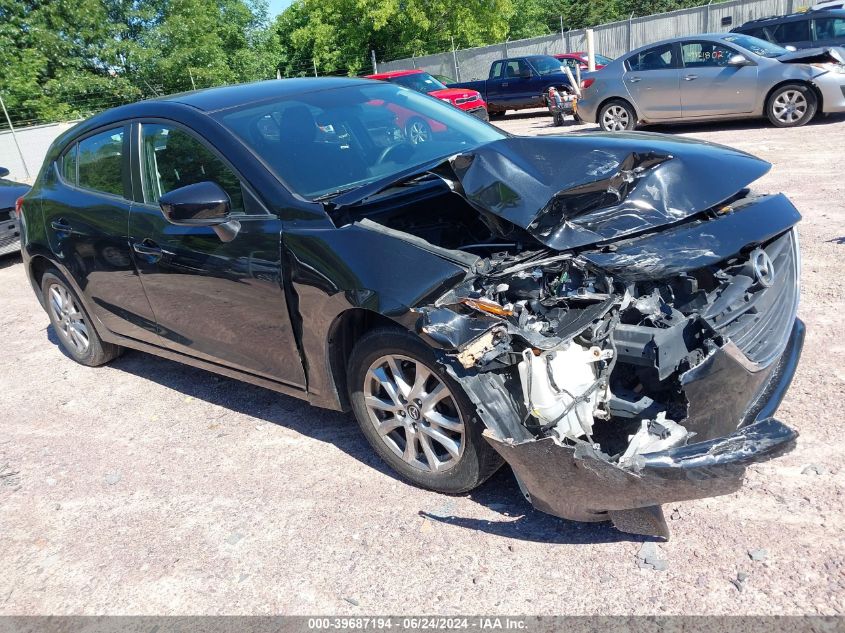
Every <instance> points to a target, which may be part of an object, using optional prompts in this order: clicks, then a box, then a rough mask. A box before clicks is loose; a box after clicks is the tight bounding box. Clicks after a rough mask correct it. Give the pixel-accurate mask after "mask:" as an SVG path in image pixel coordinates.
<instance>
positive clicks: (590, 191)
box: [20, 78, 804, 536]
mask: <svg viewBox="0 0 845 633" xmlns="http://www.w3.org/2000/svg"><path fill="white" fill-rule="evenodd" d="M415 120H419V121H422V122H424V123H425V124H426V127H427V128H428V129H430V130H431V134H430V135H428V136H427V138H426V139H423V140H422V141H421V140H420V139H416V138H413V139H412V138H409V137H408V136H407V135H406V133H405V130H407V129H409V127H412V126H409V125H408V124H409V122H413V121H415ZM769 168H770V166H769V165H768V164H767V163H765V162H763V161H761V160H759V159H757V158H754V157H753V156H749V155H748V154H744V153H742V152H739V151H736V150H732V149H729V148H726V147H720V146H716V145H710V144H705V143H700V142H694V141H689V140H683V139H677V138H671V137H665V136H661V135H650V134H613V135H601V134H594V135H588V134H584V135H570V136H567V137H544V138H521V137H513V136H509V135H507V134H505V133H503V132H501V131H499V130H498V129H496V128H494V127H492V126H490V125H488V124H486V123H484V122H481V121H479V120H478V119H476V118H473V117H471V116H469V115H466V114H464V113H462V112H460V111H458V110H456V109H455V108H453V107H451V106H449V105H447V104H445V103H441V102H439V101H438V100H436V99H432V98H431V97H428V96H426V95H422V94H419V93H417V92H414V91H412V90H408V89H405V88H402V87H401V86H396V85H392V84H385V83H382V82H373V81H366V80H356V79H339V78H338V79H291V80H281V81H267V82H262V83H256V84H250V85H242V86H230V87H224V88H217V89H212V90H204V91H199V92H192V93H187V94H181V95H174V96H171V97H167V98H163V99H156V100H151V101H144V102H141V103H136V104H133V105H129V106H124V107H121V108H117V109H114V110H110V111H108V112H105V113H103V114H100V115H98V116H95V117H94V118H92V119H90V120H88V121H85V122H84V123H81V124H80V125H78V126H76V127H75V128H73V129H72V130H70V131H69V132H67V133H65V134H64V135H63V136H62V137H60V138H59V139H58V140H57V141H56V142H55V143H54V144H53V147H52V148H51V150H50V152H49V154H48V156H47V158H46V160H45V163H44V166H43V167H42V169H41V172H40V174H39V176H38V179H37V181H36V184H35V185H34V187H33V189H32V191H31V192H30V193H29V194H28V195H27V196H26V197H25V199H24V202H23V208H22V212H21V218H20V220H21V231H22V238H23V254H24V255H23V257H24V263H25V266H26V270H27V273H28V275H29V279H30V281H31V282H32V287H33V289H34V291H35V293H36V295H37V296H38V298H39V300H40V302H41V304H42V305H43V307H44V309H45V310H46V311H47V313H48V315H49V317H50V320H51V322H52V327H53V328H54V330H55V332H56V334H57V336H58V340H59V341H60V344H61V346H62V347H63V349H64V351H65V352H66V353H67V354H68V355H69V356H70V357H72V358H73V359H75V360H76V361H78V362H80V363H82V364H84V365H89V366H96V365H101V364H103V363H107V362H108V361H110V360H112V359H114V358H115V357H116V356H118V355H119V354H120V353H121V351H122V350H123V349H124V348H132V349H137V350H141V351H144V352H149V353H152V354H157V355H160V356H165V357H167V358H171V359H176V360H178V361H181V362H184V363H187V364H190V365H193V366H196V367H201V368H204V369H207V370H210V371H213V372H217V373H220V374H224V375H227V376H232V377H235V378H239V379H241V380H244V381H246V382H250V383H254V384H257V385H261V386H264V387H267V388H269V389H273V390H276V391H278V392H281V393H283V394H287V395H290V396H295V397H298V398H303V399H306V400H308V401H309V402H311V403H313V404H314V405H316V406H320V407H327V408H330V409H335V410H344V411H345V410H350V409H351V410H352V411H353V412H354V414H355V417H356V418H357V421H358V424H359V425H360V427H361V429H362V431H363V433H364V435H365V436H366V437H367V439H368V440H369V441H370V443H371V444H372V446H373V448H374V449H375V450H376V451H377V452H378V453H379V455H381V457H382V458H384V460H385V461H386V462H387V463H388V464H389V465H390V466H391V467H392V468H393V469H395V471H396V472H398V473H399V474H400V475H401V476H402V477H404V478H405V479H406V480H408V481H409V482H412V483H414V484H417V485H420V486H424V487H426V488H430V489H433V490H437V491H441V492H445V493H460V492H465V491H468V490H470V489H472V488H474V487H476V486H478V485H479V484H480V483H481V482H483V481H484V480H485V479H487V478H488V477H489V476H490V475H491V474H492V473H493V472H494V471H495V470H496V469H497V468H499V467H500V466H501V465H502V464H503V463H504V462H507V463H508V464H509V465H510V466H511V467H512V469H513V471H514V473H515V475H516V477H517V479H518V481H519V483H520V486H521V488H522V490H523V492H524V493H525V495H526V497H527V498H528V500H529V501H530V502H531V503H532V504H533V505H534V506H536V507H537V508H538V509H540V510H542V511H544V512H548V513H551V514H554V515H557V516H561V517H565V518H568V519H574V520H581V521H603V520H612V521H613V522H614V524H615V525H616V526H617V527H618V528H619V529H621V530H625V531H629V532H636V533H644V534H658V535H664V536H666V535H668V531H667V527H666V523H665V521H664V519H663V515H662V512H661V510H660V506H661V504H663V503H666V502H674V501H680V500H685V499H694V498H699V497H705V496H710V495H718V494H727V493H730V492H733V491H735V490H737V489H738V488H739V487H740V486H741V482H742V477H743V473H744V470H745V467H746V466H747V465H748V464H749V463H752V462H757V461H761V460H765V459H769V458H771V457H774V456H776V455H778V454H781V453H783V452H784V451H786V450H789V449H790V448H791V447H792V446H793V445H794V441H795V438H796V436H797V434H796V432H795V431H793V430H792V429H790V428H788V427H787V426H785V425H784V424H782V423H781V422H779V421H777V420H776V419H774V417H773V416H774V414H775V412H776V409H777V407H778V405H779V404H780V401H781V400H782V398H783V396H784V394H785V392H786V389H787V388H788V385H789V382H790V380H791V378H792V375H793V373H794V371H795V367H796V364H797V362H798V358H799V356H800V352H801V346H802V342H803V332H804V330H803V326H802V324H801V322H800V321H799V320H797V318H796V310H797V306H798V276H799V252H798V242H797V234H796V230H795V225H796V224H797V222H798V221H799V219H800V216H799V214H798V212H797V211H796V210H795V208H794V207H793V205H792V204H791V203H790V202H789V200H788V199H787V198H785V197H784V196H783V195H780V194H772V195H767V194H764V193H759V192H752V191H751V190H750V189H749V188H748V185H749V184H750V183H752V182H753V181H755V180H757V179H758V178H759V177H760V176H762V175H763V174H765V173H766V172H767V171H768V169H769Z"/></svg>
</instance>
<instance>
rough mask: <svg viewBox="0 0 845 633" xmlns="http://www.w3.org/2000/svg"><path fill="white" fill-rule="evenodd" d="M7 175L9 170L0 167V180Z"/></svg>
mask: <svg viewBox="0 0 845 633" xmlns="http://www.w3.org/2000/svg"><path fill="white" fill-rule="evenodd" d="M8 175H9V170H8V169H6V168H5V167H0V178H5V177H6V176H8Z"/></svg>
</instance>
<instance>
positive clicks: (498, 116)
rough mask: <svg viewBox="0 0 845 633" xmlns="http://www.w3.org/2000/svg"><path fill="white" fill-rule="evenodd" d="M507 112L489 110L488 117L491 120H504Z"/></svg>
mask: <svg viewBox="0 0 845 633" xmlns="http://www.w3.org/2000/svg"><path fill="white" fill-rule="evenodd" d="M505 112H507V110H488V115H489V116H490V118H491V119H504V118H505Z"/></svg>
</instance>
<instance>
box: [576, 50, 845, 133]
mask: <svg viewBox="0 0 845 633" xmlns="http://www.w3.org/2000/svg"><path fill="white" fill-rule="evenodd" d="M582 92H583V97H582V98H581V100H580V101H579V102H578V114H579V115H580V117H581V118H582V119H583V120H584V121H589V122H596V123H598V124H599V125H600V126H601V128H602V129H604V130H607V131H621V130H633V129H635V128H636V127H637V125H638V124H647V123H673V122H676V123H688V122H692V121H707V120H714V119H722V118H731V119H733V118H745V117H768V119H769V120H770V121H771V122H772V124H773V125H775V126H777V127H795V126H799V125H804V124H805V123H807V122H808V121H810V120H811V119H812V118H813V117H814V116H815V115H816V114H817V113H819V112H824V113H831V112H845V50H843V49H842V48H821V49H807V50H802V51H798V52H795V51H789V50H787V49H785V48H782V47H780V46H778V45H776V44H771V43H769V42H766V41H764V40H761V39H757V38H756V37H751V36H748V35H742V34H739V33H719V34H715V35H695V36H690V37H682V38H675V39H672V40H665V41H663V42H658V43H656V44H651V45H649V46H644V47H642V48H640V49H637V50H635V51H633V52H632V53H629V54H628V55H623V56H622V57H620V58H619V59H617V60H615V61H614V62H613V63H612V64H610V65H608V66H605V67H604V68H603V69H601V70H599V71H596V72H594V73H588V74H586V75H584V78H583V81H582Z"/></svg>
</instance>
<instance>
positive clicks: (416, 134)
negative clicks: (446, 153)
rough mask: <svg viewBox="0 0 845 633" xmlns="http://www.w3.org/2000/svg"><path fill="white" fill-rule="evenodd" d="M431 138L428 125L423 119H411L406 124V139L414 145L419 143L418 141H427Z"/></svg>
mask: <svg viewBox="0 0 845 633" xmlns="http://www.w3.org/2000/svg"><path fill="white" fill-rule="evenodd" d="M430 138H431V130H430V129H429V127H428V125H426V123H425V121H420V120H416V121H411V123H410V124H408V140H409V141H411V143H412V144H414V145H419V144H420V143H425V142H427V141H429V140H430Z"/></svg>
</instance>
